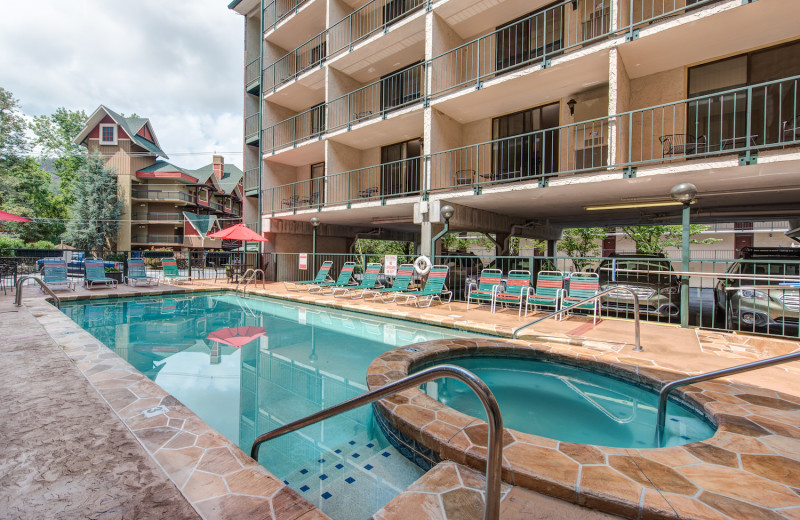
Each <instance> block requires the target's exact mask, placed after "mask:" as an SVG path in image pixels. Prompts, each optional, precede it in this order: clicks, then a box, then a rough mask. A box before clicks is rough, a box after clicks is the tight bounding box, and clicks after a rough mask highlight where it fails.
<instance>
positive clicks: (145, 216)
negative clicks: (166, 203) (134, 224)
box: [132, 211, 183, 222]
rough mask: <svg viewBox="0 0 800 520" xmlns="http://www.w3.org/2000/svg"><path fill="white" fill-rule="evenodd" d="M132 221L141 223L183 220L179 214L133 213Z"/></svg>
mask: <svg viewBox="0 0 800 520" xmlns="http://www.w3.org/2000/svg"><path fill="white" fill-rule="evenodd" d="M132 219H133V220H140V221H143V222H146V221H151V222H180V221H182V220H183V215H182V214H180V213H158V212H153V211H150V212H147V213H134V214H133V217H132Z"/></svg>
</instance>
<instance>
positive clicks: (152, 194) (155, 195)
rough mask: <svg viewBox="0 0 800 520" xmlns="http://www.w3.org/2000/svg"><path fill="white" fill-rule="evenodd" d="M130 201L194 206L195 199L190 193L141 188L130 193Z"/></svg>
mask: <svg viewBox="0 0 800 520" xmlns="http://www.w3.org/2000/svg"><path fill="white" fill-rule="evenodd" d="M131 198H132V199H139V200H158V201H165V202H178V203H187V204H194V203H195V197H194V195H192V194H190V193H186V192H184V191H177V190H148V189H141V188H134V189H133V190H132V191H131Z"/></svg>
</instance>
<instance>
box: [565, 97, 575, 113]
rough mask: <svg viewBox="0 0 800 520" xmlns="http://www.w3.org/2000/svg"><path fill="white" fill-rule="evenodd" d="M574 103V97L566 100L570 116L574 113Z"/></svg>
mask: <svg viewBox="0 0 800 520" xmlns="http://www.w3.org/2000/svg"><path fill="white" fill-rule="evenodd" d="M576 104H577V101H575V100H574V99H570V100H569V101H567V106H568V107H569V115H571V116H574V115H575V105H576Z"/></svg>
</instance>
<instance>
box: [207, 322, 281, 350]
mask: <svg viewBox="0 0 800 520" xmlns="http://www.w3.org/2000/svg"><path fill="white" fill-rule="evenodd" d="M266 333H267V329H265V328H264V327H233V328H226V329H219V330H215V331H214V332H212V333H211V334H209V335H208V337H206V339H210V340H211V341H216V342H219V343H225V344H226V345H230V346H232V347H236V348H241V347H242V346H243V345H246V344H247V343H250V342H251V341H253V340H254V339H256V338H257V337H259V336H263V335H264V334H266Z"/></svg>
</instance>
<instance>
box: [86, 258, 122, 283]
mask: <svg viewBox="0 0 800 520" xmlns="http://www.w3.org/2000/svg"><path fill="white" fill-rule="evenodd" d="M83 265H84V267H85V271H86V277H85V278H84V280H83V283H84V285H85V286H86V288H87V289H92V288H94V287H95V286H96V285H103V286H105V287H108V286H109V285H111V288H112V289H116V288H117V281H116V280H114V279H113V278H108V277H107V276H106V263H105V262H104V261H103V260H102V259H96V260H86V261H84V262H83Z"/></svg>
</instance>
